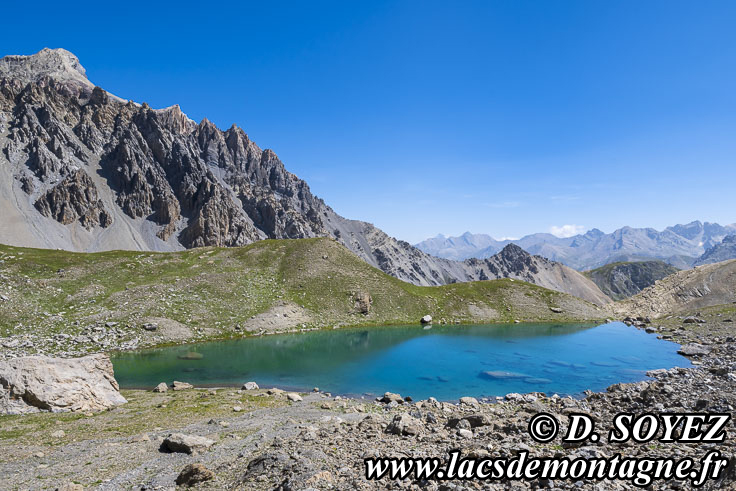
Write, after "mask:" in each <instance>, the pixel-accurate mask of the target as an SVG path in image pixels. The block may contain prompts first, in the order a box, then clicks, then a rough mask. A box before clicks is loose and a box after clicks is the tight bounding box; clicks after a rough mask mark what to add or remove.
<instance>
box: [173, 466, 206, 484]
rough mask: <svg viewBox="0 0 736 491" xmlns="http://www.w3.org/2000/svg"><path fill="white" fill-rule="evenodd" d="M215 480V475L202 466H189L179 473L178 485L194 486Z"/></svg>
mask: <svg viewBox="0 0 736 491" xmlns="http://www.w3.org/2000/svg"><path fill="white" fill-rule="evenodd" d="M214 478H215V473H214V472H212V471H211V470H209V469H208V468H206V467H205V466H203V465H202V464H188V465H187V466H186V467H184V469H183V470H182V471H181V473H179V477H177V478H176V484H177V485H179V486H194V485H195V484H198V483H201V482H205V481H211V480H213V479H214Z"/></svg>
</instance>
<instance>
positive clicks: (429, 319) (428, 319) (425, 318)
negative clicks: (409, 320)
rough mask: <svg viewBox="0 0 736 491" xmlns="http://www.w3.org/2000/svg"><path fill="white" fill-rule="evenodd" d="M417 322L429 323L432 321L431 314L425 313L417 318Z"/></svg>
mask: <svg viewBox="0 0 736 491" xmlns="http://www.w3.org/2000/svg"><path fill="white" fill-rule="evenodd" d="M419 322H421V323H422V324H431V323H432V316H431V315H425V316H424V317H422V318H421V319H420V320H419Z"/></svg>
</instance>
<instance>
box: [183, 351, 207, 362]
mask: <svg viewBox="0 0 736 491" xmlns="http://www.w3.org/2000/svg"><path fill="white" fill-rule="evenodd" d="M177 358H179V359H180V360H201V359H202V358H204V355H203V354H202V353H196V352H194V351H189V352H187V353H184V354H183V355H179V356H177Z"/></svg>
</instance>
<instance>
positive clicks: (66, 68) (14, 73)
mask: <svg viewBox="0 0 736 491" xmlns="http://www.w3.org/2000/svg"><path fill="white" fill-rule="evenodd" d="M6 77H12V78H14V79H16V80H19V81H21V82H25V83H29V82H38V81H40V80H41V79H43V78H46V77H48V78H51V79H54V80H57V81H72V80H73V81H76V82H80V83H84V84H85V85H91V83H90V82H89V80H87V75H86V71H85V70H84V67H83V66H82V64H81V63H79V59H78V58H77V57H76V56H74V54H72V53H70V52H69V51H67V50H65V49H60V48H59V49H49V48H44V49H42V50H41V51H39V52H38V53H36V54H34V55H29V56H20V55H9V56H5V57H4V58H0V78H6Z"/></svg>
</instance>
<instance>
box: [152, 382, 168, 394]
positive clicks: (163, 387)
mask: <svg viewBox="0 0 736 491" xmlns="http://www.w3.org/2000/svg"><path fill="white" fill-rule="evenodd" d="M167 390H169V386H168V385H166V382H161V383H160V384H158V385H157V386H156V387H154V388H153V392H166V391H167Z"/></svg>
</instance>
